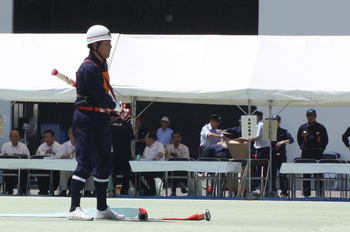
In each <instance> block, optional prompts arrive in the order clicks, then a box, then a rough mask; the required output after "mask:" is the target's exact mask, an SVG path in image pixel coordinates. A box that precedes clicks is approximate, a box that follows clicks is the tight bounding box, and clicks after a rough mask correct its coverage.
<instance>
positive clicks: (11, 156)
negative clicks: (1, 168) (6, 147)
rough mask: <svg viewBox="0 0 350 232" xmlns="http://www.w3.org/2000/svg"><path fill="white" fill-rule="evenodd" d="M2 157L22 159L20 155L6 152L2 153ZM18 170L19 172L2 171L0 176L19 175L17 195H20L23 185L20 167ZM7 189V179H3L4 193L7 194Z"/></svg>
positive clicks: (0, 156)
mask: <svg viewBox="0 0 350 232" xmlns="http://www.w3.org/2000/svg"><path fill="white" fill-rule="evenodd" d="M0 159H20V157H19V156H18V155H6V154H4V155H0ZM0 162H1V161H0ZM16 171H17V173H6V172H5V173H4V172H3V173H0V176H3V177H5V176H9V177H10V176H13V177H17V195H19V194H20V192H21V185H20V183H21V182H20V179H21V170H20V169H18V170H16ZM6 191H7V189H6V184H5V181H3V188H2V193H3V194H5V193H6Z"/></svg>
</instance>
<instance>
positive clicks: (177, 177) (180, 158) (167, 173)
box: [165, 157, 191, 196]
mask: <svg viewBox="0 0 350 232" xmlns="http://www.w3.org/2000/svg"><path fill="white" fill-rule="evenodd" d="M168 161H191V160H190V159H188V158H182V157H172V158H169V159H168ZM176 174H178V172H177V173H174V171H171V172H170V175H169V172H166V173H165V193H166V196H168V180H169V179H170V180H171V186H170V187H172V186H173V180H174V179H182V180H189V179H190V178H191V173H190V172H188V173H187V176H181V175H176ZM187 182H188V183H189V181H187ZM188 187H189V186H188Z"/></svg>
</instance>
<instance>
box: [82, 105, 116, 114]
mask: <svg viewBox="0 0 350 232" xmlns="http://www.w3.org/2000/svg"><path fill="white" fill-rule="evenodd" d="M77 109H79V110H89V111H96V112H100V113H107V114H109V111H108V110H107V109H105V108H100V107H95V106H86V107H85V106H78V107H77Z"/></svg>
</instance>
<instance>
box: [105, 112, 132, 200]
mask: <svg viewBox="0 0 350 232" xmlns="http://www.w3.org/2000/svg"><path fill="white" fill-rule="evenodd" d="M116 116H117V115H116V114H115V113H113V112H112V113H111V118H113V117H114V118H115V117H116ZM110 129H111V134H112V140H111V141H112V148H113V150H112V162H113V166H114V171H113V175H112V177H113V186H114V187H115V186H116V185H117V174H119V173H120V174H122V175H123V181H122V189H121V191H120V194H121V195H128V190H129V174H130V170H131V167H130V164H129V160H131V141H132V140H134V139H135V135H134V132H133V130H132V127H131V124H130V123H128V122H126V121H123V120H122V119H120V118H118V119H113V120H111V124H110Z"/></svg>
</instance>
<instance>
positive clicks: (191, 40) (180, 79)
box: [0, 34, 350, 106]
mask: <svg viewBox="0 0 350 232" xmlns="http://www.w3.org/2000/svg"><path fill="white" fill-rule="evenodd" d="M113 38H114V39H113V41H112V46H113V53H112V54H111V58H109V61H110V77H111V85H112V86H113V88H114V89H115V90H116V91H117V92H119V93H121V94H122V95H124V96H125V97H124V98H123V99H122V101H125V102H130V98H129V97H131V96H135V97H137V100H145V101H146V100H147V101H153V100H155V99H156V101H163V102H181V103H204V104H232V105H235V104H239V105H241V104H242V105H246V104H248V101H247V99H250V100H251V104H253V105H267V104H268V100H273V103H272V104H273V105H279V106H286V105H288V106H314V105H316V106H349V105H350V89H349V86H350V78H348V77H347V75H348V74H350V65H349V64H348V61H349V60H350V52H349V51H350V37H348V36H228V35H124V34H113ZM0 47H1V51H2V54H3V55H2V56H1V62H0V65H1V73H0V78H1V83H2V84H1V86H0V100H8V101H13V100H17V101H33V102H73V101H74V100H75V89H74V88H73V87H70V86H68V85H67V84H66V83H65V82H63V81H61V80H59V79H58V78H56V77H53V76H51V71H52V69H54V68H57V69H58V70H59V71H60V72H62V73H64V74H66V75H67V76H69V77H70V78H73V79H75V72H76V70H77V69H78V67H79V65H80V63H81V62H82V61H83V59H84V58H85V57H86V55H87V53H88V49H87V48H86V44H85V35H84V34H0Z"/></svg>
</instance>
